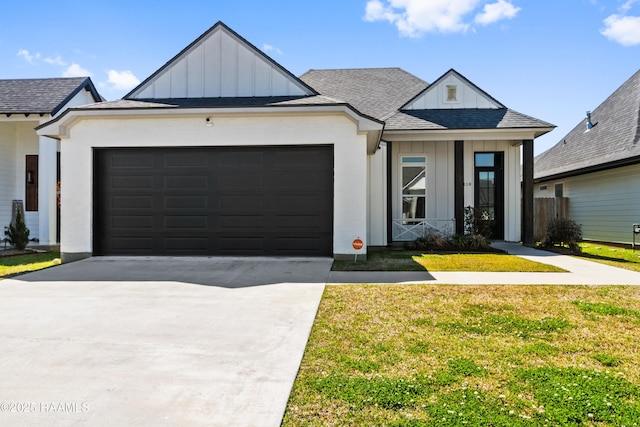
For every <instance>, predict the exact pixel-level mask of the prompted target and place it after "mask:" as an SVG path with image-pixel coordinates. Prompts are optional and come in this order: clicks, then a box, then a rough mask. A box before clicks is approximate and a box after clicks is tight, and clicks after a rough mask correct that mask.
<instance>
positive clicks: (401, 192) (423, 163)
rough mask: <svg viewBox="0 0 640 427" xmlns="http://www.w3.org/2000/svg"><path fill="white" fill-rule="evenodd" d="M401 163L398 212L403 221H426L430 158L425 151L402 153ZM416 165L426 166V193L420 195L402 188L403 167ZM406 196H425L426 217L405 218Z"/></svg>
mask: <svg viewBox="0 0 640 427" xmlns="http://www.w3.org/2000/svg"><path fill="white" fill-rule="evenodd" d="M405 159H416V160H417V159H424V160H423V161H405ZM399 160H400V164H399V167H398V188H399V191H398V196H399V197H398V213H399V217H400V218H401V219H402V221H403V222H404V221H407V222H416V223H417V222H422V221H425V220H426V219H427V192H428V191H427V186H428V182H427V163H428V159H427V155H426V154H423V153H416V154H406V155H401V156H400V159H399ZM405 166H406V167H416V166H422V167H424V179H425V189H424V194H423V195H418V194H406V195H405V194H404V189H403V188H402V187H403V186H402V172H403V168H404V167H405ZM405 196H406V197H416V196H417V197H423V198H424V215H425V216H424V218H406V219H405V218H404V216H403V215H404V212H403V200H404V198H405Z"/></svg>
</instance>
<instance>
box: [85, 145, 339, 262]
mask: <svg viewBox="0 0 640 427" xmlns="http://www.w3.org/2000/svg"><path fill="white" fill-rule="evenodd" d="M94 167H95V172H94V177H95V179H94V235H93V244H94V254H95V255H304V256H326V255H329V256H330V255H331V254H332V252H333V251H332V249H333V147H332V146H301V147H243V148H238V147H233V148H231V147H229V148H226V147H225V148H221V147H216V148H149V149H142V148H135V149H96V150H95V153H94Z"/></svg>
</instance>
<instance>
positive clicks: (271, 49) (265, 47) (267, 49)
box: [262, 43, 282, 55]
mask: <svg viewBox="0 0 640 427" xmlns="http://www.w3.org/2000/svg"><path fill="white" fill-rule="evenodd" d="M262 49H263V50H264V51H265V52H275V53H277V54H278V55H282V51H281V50H280V49H278V48H277V47H275V46H271V45H270V44H267V43H265V44H263V45H262Z"/></svg>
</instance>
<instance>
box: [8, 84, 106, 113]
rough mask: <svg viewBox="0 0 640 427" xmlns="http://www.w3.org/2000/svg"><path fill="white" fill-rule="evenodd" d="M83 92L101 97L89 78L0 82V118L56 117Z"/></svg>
mask: <svg viewBox="0 0 640 427" xmlns="http://www.w3.org/2000/svg"><path fill="white" fill-rule="evenodd" d="M83 88H88V89H89V90H91V91H92V93H93V96H94V100H96V101H99V100H100V99H101V98H100V95H98V92H97V91H96V89H95V87H94V86H93V83H92V82H91V79H90V78H88V77H60V78H51V79H8V80H0V114H51V115H53V114H55V113H57V112H58V111H59V109H60V108H62V107H63V106H64V104H65V103H66V102H67V101H69V100H70V99H71V98H72V97H73V96H74V95H75V94H76V93H78V92H79V91H80V90H82V89H83Z"/></svg>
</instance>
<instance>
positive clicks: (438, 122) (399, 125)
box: [385, 108, 554, 130]
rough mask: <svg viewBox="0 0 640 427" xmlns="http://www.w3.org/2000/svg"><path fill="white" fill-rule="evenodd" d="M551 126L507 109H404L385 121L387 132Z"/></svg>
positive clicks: (544, 127)
mask: <svg viewBox="0 0 640 427" xmlns="http://www.w3.org/2000/svg"><path fill="white" fill-rule="evenodd" d="M552 127H554V125H552V124H550V123H547V122H545V121H542V120H538V119H535V118H533V117H530V116H527V115H526V114H522V113H518V112H517V111H514V110H510V109H508V108H499V109H492V108H491V109H489V108H487V109H475V108H460V109H446V110H440V109H434V110H403V111H399V112H397V113H396V114H394V115H393V116H391V117H390V118H389V119H388V120H387V121H386V127H385V129H387V130H433V129H518V128H542V129H544V130H548V128H552Z"/></svg>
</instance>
